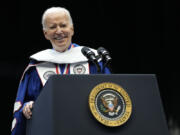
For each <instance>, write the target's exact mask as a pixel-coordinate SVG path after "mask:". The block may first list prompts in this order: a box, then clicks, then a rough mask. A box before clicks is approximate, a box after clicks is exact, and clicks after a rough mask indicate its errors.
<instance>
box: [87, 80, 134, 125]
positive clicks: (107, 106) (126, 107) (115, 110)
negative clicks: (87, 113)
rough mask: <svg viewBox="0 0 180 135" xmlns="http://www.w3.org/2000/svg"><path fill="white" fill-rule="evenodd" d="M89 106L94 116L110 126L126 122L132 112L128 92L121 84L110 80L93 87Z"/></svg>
mask: <svg viewBox="0 0 180 135" xmlns="http://www.w3.org/2000/svg"><path fill="white" fill-rule="evenodd" d="M89 107H90V110H91V112H92V114H93V116H94V117H95V118H96V119H97V120H98V121H99V122H100V123H102V124H104V125H106V126H109V127H117V126H120V125H122V124H124V123H126V122H127V120H128V119H129V118H130V116H131V113H132V102H131V99H130V97H129V95H128V93H127V92H126V91H125V90H124V89H123V88H122V87H121V86H119V85H117V84H114V83H110V82H106V83H101V84H99V85H97V86H96V87H94V88H93V89H92V91H91V93H90V95H89Z"/></svg>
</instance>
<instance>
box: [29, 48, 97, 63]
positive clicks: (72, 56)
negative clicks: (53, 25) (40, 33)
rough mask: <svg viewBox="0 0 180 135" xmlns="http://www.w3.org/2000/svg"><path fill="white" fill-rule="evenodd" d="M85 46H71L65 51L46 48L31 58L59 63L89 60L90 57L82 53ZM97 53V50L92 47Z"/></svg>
mask: <svg viewBox="0 0 180 135" xmlns="http://www.w3.org/2000/svg"><path fill="white" fill-rule="evenodd" d="M82 48H83V46H78V47H74V48H71V49H69V50H67V51H65V52H62V53H61V52H58V51H56V50H53V49H46V50H43V51H40V52H38V53H36V54H33V55H31V56H30V59H34V60H37V61H46V62H52V63H58V64H66V63H69V64H71V63H79V62H87V61H88V59H87V58H86V57H85V56H84V55H83V54H82V52H81V49H82ZM90 49H91V48H90ZM91 50H92V51H93V52H94V53H95V54H96V55H97V51H96V50H94V49H91Z"/></svg>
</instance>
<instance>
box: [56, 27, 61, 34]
mask: <svg viewBox="0 0 180 135" xmlns="http://www.w3.org/2000/svg"><path fill="white" fill-rule="evenodd" d="M61 33H62V29H61V28H60V27H59V26H57V29H56V34H61Z"/></svg>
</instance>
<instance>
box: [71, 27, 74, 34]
mask: <svg viewBox="0 0 180 135" xmlns="http://www.w3.org/2000/svg"><path fill="white" fill-rule="evenodd" d="M71 31H72V36H73V35H74V27H73V25H72V26H71Z"/></svg>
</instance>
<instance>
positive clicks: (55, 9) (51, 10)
mask: <svg viewBox="0 0 180 135" xmlns="http://www.w3.org/2000/svg"><path fill="white" fill-rule="evenodd" d="M62 12H64V13H65V14H66V15H67V16H68V17H69V21H70V25H73V21H72V18H71V15H70V12H69V11H68V10H67V9H65V8H63V7H51V8H48V9H46V10H45V12H44V13H43V15H42V26H43V29H44V30H45V29H46V24H45V20H46V17H47V15H48V14H50V13H62Z"/></svg>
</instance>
